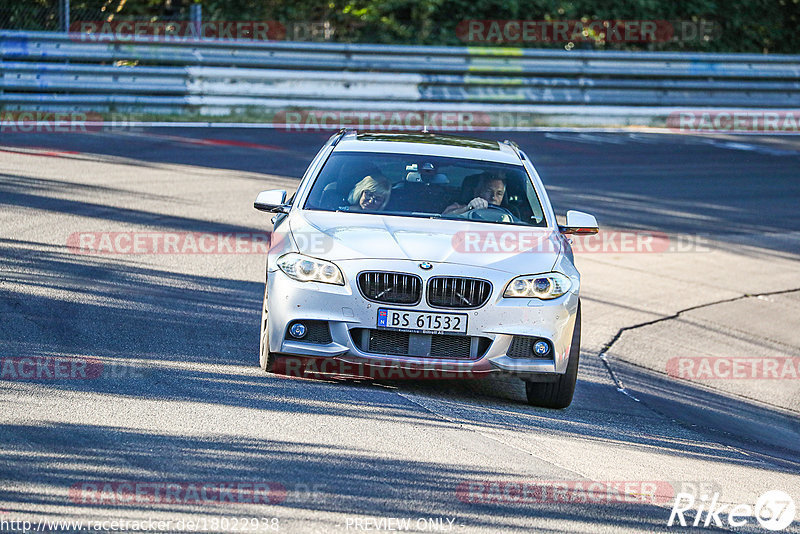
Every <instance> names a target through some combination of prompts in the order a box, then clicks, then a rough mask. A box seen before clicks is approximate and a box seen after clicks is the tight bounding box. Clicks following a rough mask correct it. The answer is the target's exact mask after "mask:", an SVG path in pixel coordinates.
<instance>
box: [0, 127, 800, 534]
mask: <svg viewBox="0 0 800 534" xmlns="http://www.w3.org/2000/svg"><path fill="white" fill-rule="evenodd" d="M329 134H330V133H329V132H305V133H295V132H284V131H278V130H270V129H232V128H141V129H137V130H133V131H116V132H93V133H85V134H57V133H26V134H23V133H13V134H9V133H2V134H0V358H2V359H3V362H4V363H3V367H2V368H0V369H2V370H4V371H3V373H4V374H3V377H2V379H0V402H2V415H0V456H2V461H0V532H23V529H22V527H21V526H20V523H16V524H12V523H11V522H12V521H23V520H25V521H30V522H31V528H32V529H36V528H37V525H39V526H40V528H39V531H40V532H41V531H51V532H72V531H78V529H77V528H76V527H75V526H74V525H73V526H72V527H64V528H56V527H52V526H50V527H47V526H46V525H44V524H43V523H37V522H39V521H44V520H48V521H60V520H76V521H78V520H82V521H84V522H86V521H91V522H102V521H111V520H122V521H129V522H140V521H144V523H143V524H139V525H138V527H137V529H138V530H135V531H139V532H145V531H149V532H255V531H260V532H291V533H293V532H310V533H324V532H363V531H386V530H406V531H411V532H430V531H437V530H436V529H439V530H438V531H445V532H447V531H450V532H458V533H462V532H463V533H472V532H492V533H494V532H592V533H595V532H637V533H638V532H656V531H657V532H661V531H664V532H690V531H695V530H700V529H702V528H703V524H704V523H705V522H706V519H707V514H705V513H702V512H701V513H700V515H699V517H698V512H697V508H698V506H704V507H705V509H708V508H709V507H712V508H713V507H714V506H717V507H718V506H721V505H727V508H726V510H725V512H724V513H722V514H720V516H719V517H720V518H721V521H722V523H723V526H722V527H715V525H714V524H715V520H714V518H708V519H709V521H708V525H709V526H708V528H709V529H711V530H724V531H736V532H762V533H763V532H768V530H767V529H765V528H764V527H762V525H761V524H760V523H759V521H758V520H757V519H756V517H754V516H753V515H751V516H749V517H748V516H747V515H745V516H744V520H743V522H744V524H743V525H742V526H738V527H734V526H731V525H730V524H729V523H728V517H727V512H728V511H729V510H730V509H731V508H732V507H733V506H735V505H737V504H744V505H749V507H750V510H751V512H752V513H754V512H753V508H755V507H756V504H757V501H758V500H759V497H760V496H761V495H763V494H764V493H765V492H767V491H771V490H780V491H783V492H786V493H787V494H789V495H790V496H791V497H793V499H794V502H795V503H796V505H797V507H798V508H800V417H799V416H800V380H798V377H797V376H794V377H792V375H791V372H788V373H787V372H784V373H783V374H780V375H779V376H771V377H763V376H761V377H752V376H748V377H744V378H741V377H736V378H732V377H730V376H727V377H726V376H717V377H715V378H712V379H706V378H708V377H706V378H704V377H702V376H701V377H694V378H690V379H680V380H679V379H676V378H674V377H672V376H670V371H669V370H670V369H672V368H671V367H670V365H671V364H670V361H674V358H693V357H707V358H754V359H762V358H771V359H773V360H775V361H778V360H780V361H789V362H791V361H794V362H797V361H798V357H800V210H798V206H800V138H797V137H789V136H786V137H779V136H775V137H732V136H729V137H724V136H716V137H711V136H688V135H675V134H655V133H639V132H570V131H554V132H533V133H520V132H508V133H491V134H490V133H483V134H480V135H481V136H482V137H491V138H498V139H505V138H510V139H515V140H516V141H518V142H519V144H520V145H521V147H522V148H523V149H524V150H526V151H527V153H528V154H529V155H530V156H531V158H532V159H533V160H534V163H535V164H536V165H537V167H538V168H539V170H540V173H541V175H542V178H543V180H544V181H545V184H546V185H547V187H548V191H549V193H550V197H551V200H552V201H553V204H554V207H555V209H556V211H557V212H558V213H559V214H562V215H563V213H565V211H566V210H567V209H579V210H583V211H587V212H589V213H593V214H595V215H596V216H597V218H598V220H599V222H600V225H601V227H603V228H604V229H607V230H609V231H624V232H634V233H635V232H642V231H650V232H659V233H660V234H659V235H661V236H662V237H663V242H665V243H666V245H665V247H661V248H659V249H658V250H655V251H653V250H649V249H637V250H634V251H623V250H621V249H615V248H613V247H610V248H609V249H603V250H600V251H587V252H584V253H578V254H576V257H577V261H578V267H579V268H580V269H581V271H582V273H583V277H584V278H583V293H582V296H583V321H584V330H583V345H582V353H581V364H580V372H579V381H578V386H577V391H576V396H575V400H574V402H573V404H572V406H570V407H569V408H568V409H566V410H562V411H553V410H547V409H537V408H531V407H529V406H527V405H526V404H525V403H524V388H523V384H522V383H521V382H520V381H518V380H515V379H511V378H491V379H482V380H469V381H463V382H456V381H444V382H441V381H413V382H411V381H369V380H359V381H354V380H341V379H325V380H311V379H303V378H293V377H282V376H276V375H271V374H265V373H263V372H262V371H261V370H260V369H259V368H258V365H257V363H258V322H259V318H260V311H259V306H260V303H261V298H262V295H263V280H264V257H263V255H261V254H251V253H247V252H248V251H245V252H240V253H235V252H234V253H222V254H218V253H210V254H202V253H196V254H193V253H187V254H169V253H167V254H92V253H80V251H79V250H76V248H75V247H70V246H68V245H69V244H73V245H74V243H75V240H76V239H79V237H76V236H79V235H80V234H83V233H90V232H212V233H213V232H220V233H253V232H265V231H268V230H269V229H270V223H269V217H268V216H267V215H265V214H262V213H259V212H256V211H255V210H254V209H253V208H252V202H253V200H254V198H255V196H256V194H257V193H258V192H259V191H261V190H265V189H274V188H287V189H291V188H292V187H294V186H296V184H297V182H298V177H299V176H300V175H301V174H302V173H303V171H304V169H305V167H306V165H307V164H308V162H309V161H310V159H311V157H312V156H313V155H314V154H315V153H316V151H317V149H318V148H319V146H320V145H321V144H322V143H323V141H324V140H325V139H326V138H327V137H328V135H329ZM620 235H623V234H620ZM26 357H27V358H40V359H41V358H44V359H50V360H52V359H54V358H64V359H68V360H64V361H70V362H74V361H79V362H82V365H88V366H89V368H90V369H91V370H94V371H95V372H90V373H89V376H88V377H87V378H86V379H78V378H75V377H72V376H66V375H64V376H62V377H61V378H58V377H52V378H45V377H40V378H39V379H36V378H35V377H34V378H33V379H30V378H25V377H21V376H14V375H13V374H11V371H8V369H7V368H6V367H5V365H7V363H8V362H9V361H11V362H12V363H13V362H19V361H20V359H22V358H26ZM792 358H794V360H792ZM59 361H61V360H59ZM795 369H796V366H795ZM62 371H63V370H62ZM68 374H69V373H67V375H68ZM78 376H80V373H78ZM592 483H594V485H593V484H592ZM221 484H225V485H227V487H231V486H232V487H235V488H237V489H236V490H234V493H233V494H232V496H231V494H228V497H229V498H228V499H226V498H224V492H221V493H218V494H215V493H214V492H213V491H212V492H210V494H209V495H201V496H200V497H197V496H194V497H192V496H189V491H188V489H187V488H191V487H203V488H207V487H212V488H219V487H220V485H221ZM248 484H249V485H250V486H248ZM170 485H171V486H172V488H173V489H175V488H177V489H176V493H175V494H173V496H172V498H170V497H169V496H168V495H169V494H164V493H163V492H162V493H161V494H159V493H158V490H157V489H156V490H154V489H152V488H158V487H163V488H166V487H168V486H170ZM243 487H245V488H250V490H252V491H250V490H247V489H244V490H243V489H242V488H243ZM147 488H149V489H147ZM587 488H592V489H591V490H587ZM598 488H600V489H598ZM608 488H616V490H615V491H616V492H615V491H610V490H608ZM620 488H624V490H620ZM620 491H621V492H620ZM137 492H138V493H137ZM259 492H260V493H259ZM678 493H689V494H691V495H692V496H693V498H694V499H695V500H696V505H695V506H694V507H693V508H692V507H690V508H689V509H688V510H687V511H686V512H685V518H686V520H687V522H688V526H686V527H681V526H679V525H678V524H674V525H673V526H671V527H670V526H668V525H667V522H668V520H669V518H670V515H671V513H670V512H671V509H672V507H673V503H674V501H675V496H676V494H678ZM715 494H716V495H717V496H716V498H715V497H714V495H715ZM256 497H259V498H256ZM231 500H232V501H233V502H226V501H231ZM248 500H249V501H253V500H255V501H257V502H255V503H254V502H247V501H248ZM712 500H714V503H713V504H712V503H711V502H710V501H712ZM701 503H702V504H701ZM760 510H761V511H762V512H764V511H765V510H767V512H768V511H769V508H768V507H767V508H763V507H762V508H761V509H760ZM766 515H769V514H768V513H767V514H766ZM764 517H766V516H765V515H764V514H762V519H763V520H764V521H766V519H764ZM781 517H785V516H781ZM695 518H697V519H698V525H699V526H698V527H692V526H691V522H692V521H694V520H695ZM740 519H741V517H740ZM148 520H153V521H155V522H156V524H157V522H158V521H163V522H164V523H163V525H167V526H162V527H154V526H152V525H148V523H147V521H148ZM167 521H170V522H171V523H168V524H167V523H166V522H167ZM180 521H183V523H180ZM187 521H195V522H196V523H195V524H194V526H193V528H189V527H188V526H187V524H188V523H186V522H187ZM405 521H407V522H405ZM799 521H800V513H798V516H797V518H796V519H795V521H794V523H792V524H791V525H790V526H788V527H787V528H786V529H785V530H783V532H800V522H799ZM15 525H16V526H15ZM85 525H86V523H84V526H85ZM129 525H130V523H129ZM404 527H407V528H404ZM130 530H131V531H134V529H132V528H131V529H130ZM86 531H87V530H83V532H86ZM94 531H99V530H94Z"/></svg>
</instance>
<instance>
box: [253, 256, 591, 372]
mask: <svg viewBox="0 0 800 534" xmlns="http://www.w3.org/2000/svg"><path fill="white" fill-rule="evenodd" d="M337 265H338V266H339V268H340V269H341V270H342V274H343V275H344V278H345V280H346V282H345V285H344V286H337V285H331V284H323V283H317V282H298V281H296V280H293V279H291V278H289V277H288V276H287V275H286V274H284V273H283V272H282V271H281V270H279V269H278V270H274V271H270V272H269V274H268V277H267V280H268V281H267V284H268V287H267V293H268V300H267V309H268V312H269V324H268V328H269V340H270V343H269V344H270V348H269V350H270V351H271V352H274V353H279V354H284V355H294V356H300V357H313V358H328V359H336V360H337V361H342V362H347V363H348V364H351V365H354V366H363V365H367V366H380V367H394V368H399V369H406V370H413V371H419V370H431V369H436V370H446V371H448V372H449V371H452V373H453V374H455V375H457V376H469V375H470V374H475V375H479V374H482V373H490V372H506V373H513V374H518V375H520V376H521V377H522V378H526V377H528V378H533V377H537V376H538V377H540V378H544V379H547V376H548V375H552V376H556V375H559V374H563V373H564V372H565V371H566V368H567V361H568V359H569V354H570V343H571V340H572V333H573V329H574V325H575V316H576V313H577V309H578V291H579V278H578V277H577V273H574V274H573V273H569V274H573V276H574V278H573V287H572V288H571V290H570V291H569V292H568V293H566V294H565V295H563V296H561V297H559V298H557V299H552V300H540V299H527V298H503V296H502V293H503V291H504V289H505V287H506V284H507V283H508V282H509V281H510V280H511V279H512V278H514V277H515V276H516V275H512V274H509V273H505V272H502V271H496V270H487V269H482V268H478V267H471V266H465V265H454V264H447V263H439V264H436V263H434V264H433V269H431V270H430V271H427V272H425V271H421V270H420V268H419V263H418V262H416V261H410V260H370V261H369V264H368V265H365V262H364V261H354V260H345V261H339V262H337ZM367 269H368V270H375V271H388V272H405V273H413V274H417V275H419V276H421V277H422V280H423V284H426V283H427V280H428V278H430V277H431V276H443V275H444V276H464V277H473V278H481V279H484V280H489V281H490V282H491V283H492V293H491V295H490V297H489V300H488V301H487V303H486V304H485V305H484V306H482V307H481V308H478V309H474V310H463V309H440V308H432V307H430V306H429V305H428V304H427V302H426V299H425V298H423V299H422V301H421V302H420V303H419V304H417V305H414V306H401V305H396V304H382V303H376V302H371V301H369V300H367V299H366V298H364V297H363V296H362V295H361V293H360V291H359V289H358V287H357V282H356V279H357V276H358V273H360V272H362V271H364V270H367ZM520 274H535V273H520ZM423 287H425V286H423ZM378 308H407V309H409V310H414V311H430V312H434V313H462V314H468V321H467V332H466V335H468V336H480V337H484V338H489V339H490V340H491V342H490V344H489V346H488V349H486V351H485V352H484V353H483V354H482V355H480V356H479V357H477V358H475V359H464V358H463V357H462V358H431V357H420V356H407V355H404V356H397V355H386V354H374V353H370V352H366V351H364V350H362V349H361V348H359V346H358V344H357V343H356V340H355V339H354V332H353V331H354V330H355V329H375V328H376V324H377V314H378ZM293 321H326V322H327V323H328V325H329V327H330V338H331V342H330V343H325V344H319V343H309V342H306V341H303V340H297V339H293V338H291V336H287V325H289V324H290V323H292V322H293ZM515 335H517V336H530V337H538V338H545V339H547V340H549V341H550V342H551V344H552V350H551V352H550V355H549V357H548V358H534V357H531V358H524V357H523V358H520V357H511V356H509V355H508V354H507V353H508V351H509V347H510V346H511V343H512V339H513V337H514V336H515Z"/></svg>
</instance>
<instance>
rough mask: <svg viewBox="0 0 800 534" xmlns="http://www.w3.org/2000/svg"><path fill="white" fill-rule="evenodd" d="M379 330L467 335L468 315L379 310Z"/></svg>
mask: <svg viewBox="0 0 800 534" xmlns="http://www.w3.org/2000/svg"><path fill="white" fill-rule="evenodd" d="M378 328H387V329H392V330H407V331H410V332H419V333H422V334H441V333H449V334H466V333H467V314H465V313H435V312H419V311H412V310H393V309H390V308H378Z"/></svg>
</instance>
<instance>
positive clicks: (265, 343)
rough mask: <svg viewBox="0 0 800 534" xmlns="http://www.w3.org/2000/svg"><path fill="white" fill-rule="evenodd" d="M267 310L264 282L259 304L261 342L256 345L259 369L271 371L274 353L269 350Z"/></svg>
mask: <svg viewBox="0 0 800 534" xmlns="http://www.w3.org/2000/svg"><path fill="white" fill-rule="evenodd" d="M268 322H269V312H268V311H267V286H266V284H264V303H263V304H262V305H261V337H260V340H261V342H260V343H259V347H258V349H259V350H258V352H259V355H258V363H259V365H260V366H261V369H263V370H264V371H266V372H268V373H271V372H272V371H273V369H274V368H275V354H274V353H272V352H270V351H269V327H268V324H267V323H268Z"/></svg>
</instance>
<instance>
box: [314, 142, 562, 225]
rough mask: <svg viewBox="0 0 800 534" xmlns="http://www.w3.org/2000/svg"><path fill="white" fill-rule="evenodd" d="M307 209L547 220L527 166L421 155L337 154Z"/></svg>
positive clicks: (493, 220) (506, 221) (518, 221)
mask: <svg viewBox="0 0 800 534" xmlns="http://www.w3.org/2000/svg"><path fill="white" fill-rule="evenodd" d="M304 208H305V209H309V210H322V211H352V212H366V213H380V214H384V215H399V216H406V217H428V218H436V219H438V218H443V219H465V220H470V221H478V222H491V223H501V224H517V225H525V226H546V224H547V223H546V221H545V218H544V213H543V210H542V206H541V203H540V202H539V198H538V196H537V195H536V190H535V189H534V188H533V185H532V184H531V181H530V179H529V177H528V174H527V173H526V172H525V168H524V167H523V166H522V165H509V164H505V163H493V162H487V161H481V160H471V159H463V158H450V157H441V156H421V155H415V154H382V153H372V152H337V153H334V154H332V155H331V157H330V158H329V159H328V161H327V163H326V164H325V166H324V167H323V169H322V171H321V172H320V174H319V176H318V177H317V179H316V181H315V182H314V185H313V186H312V188H311V191H310V192H309V194H308V199H307V200H306V203H305V206H304Z"/></svg>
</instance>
